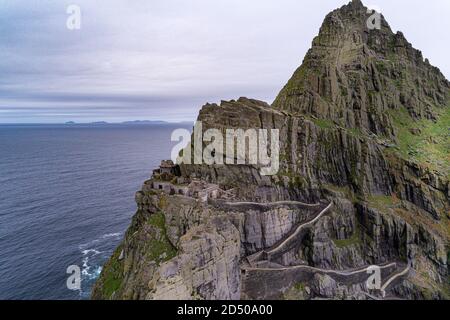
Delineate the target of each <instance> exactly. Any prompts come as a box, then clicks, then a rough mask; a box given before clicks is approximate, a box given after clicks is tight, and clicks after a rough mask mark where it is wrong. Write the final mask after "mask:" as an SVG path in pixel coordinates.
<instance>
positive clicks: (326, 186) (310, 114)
mask: <svg viewBox="0 0 450 320" xmlns="http://www.w3.org/2000/svg"><path fill="white" fill-rule="evenodd" d="M370 15H371V14H368V13H367V8H365V7H364V6H363V5H362V3H361V2H360V1H358V0H354V1H352V2H351V3H349V4H348V5H346V6H343V7H342V8H340V9H337V10H335V11H333V12H331V13H330V14H329V15H328V16H327V17H326V19H325V21H324V23H323V25H322V27H321V29H320V33H319V35H318V36H317V37H316V38H315V39H314V40H313V43H312V48H311V49H310V50H309V51H308V53H307V55H306V57H305V59H304V61H303V63H302V65H301V66H300V67H299V69H297V70H296V71H295V73H294V75H293V76H292V78H291V79H290V80H289V81H288V83H287V84H286V86H285V87H284V88H283V89H282V90H281V92H280V94H279V95H278V97H277V98H276V100H275V101H274V103H273V105H272V106H270V105H268V104H267V103H264V102H261V101H257V100H252V99H247V98H240V99H238V100H237V101H234V100H233V101H222V103H221V104H220V105H217V104H207V105H205V106H203V108H202V110H201V111H200V114H199V117H198V119H199V120H200V121H202V124H203V130H204V131H205V130H207V129H208V128H215V129H219V130H221V131H222V132H224V131H225V129H232V128H236V129H238V128H239V129H247V128H252V129H255V128H256V129H258V128H264V129H272V128H273V129H279V132H280V170H279V172H278V173H277V174H276V175H274V176H262V175H260V171H259V167H258V166H256V165H217V164H215V165H205V164H199V165H187V164H182V165H180V167H179V171H180V172H178V169H177V174H176V175H175V176H176V177H175V178H174V179H175V180H173V179H172V177H171V176H170V178H171V179H172V180H171V181H170V185H171V187H170V186H169V189H167V190H166V189H164V188H162V189H159V188H158V187H157V186H161V183H159V181H165V180H168V179H166V178H167V177H166V176H165V175H164V174H154V175H153V177H152V179H151V180H149V181H147V182H146V183H145V184H144V186H143V188H142V190H141V191H139V192H138V193H137V195H136V202H137V204H138V212H137V213H136V215H135V217H134V218H133V222H132V225H131V226H130V228H129V230H128V231H127V233H126V235H125V238H124V241H123V242H122V244H121V245H120V246H119V247H118V249H117V250H116V252H115V253H114V254H113V256H112V257H111V259H110V260H109V261H108V263H107V264H106V265H105V267H104V269H103V271H102V274H101V276H100V278H99V280H98V282H97V284H96V286H95V287H94V290H93V294H92V296H93V298H96V299H178V298H184V299H239V298H244V299H245V298H251V299H265V298H287V299H314V298H318V297H319V298H334V299H367V298H370V297H372V298H373V297H374V294H375V295H376V294H377V293H376V292H375V293H374V292H372V291H370V290H369V288H368V287H367V283H366V282H365V280H366V278H367V272H366V271H367V267H368V266H369V265H379V266H380V267H381V268H382V276H383V279H382V280H383V283H384V284H385V286H384V287H383V288H382V289H383V291H384V292H385V293H386V294H387V296H388V297H389V296H397V297H401V298H406V299H413V298H414V299H442V298H449V294H450V288H449V265H448V259H449V255H450V244H449V242H450V202H449V197H450V190H449V189H450V183H449V172H450V158H449V153H450V152H449V148H450V141H449V131H448V130H449V128H450V83H449V82H448V81H447V80H446V79H445V77H444V76H443V75H442V74H441V73H440V71H439V69H437V68H436V67H433V66H431V65H430V63H429V62H428V60H426V59H425V60H424V59H423V57H422V54H421V53H420V51H418V50H416V49H414V48H413V47H412V46H411V44H410V43H408V42H407V40H406V39H405V38H404V36H403V35H402V34H401V33H396V34H394V33H393V32H392V31H391V29H390V27H389V25H388V24H387V22H386V21H385V20H384V18H381V23H380V25H381V28H380V29H373V30H371V29H369V28H368V27H367V19H368V18H369V17H370ZM196 179H199V180H201V181H202V182H203V183H204V184H205V186H204V187H203V189H200V190H197V189H193V190H194V191H193V192H190V191H186V192H183V194H176V193H177V192H176V190H181V189H180V188H185V189H183V190H190V189H189V188H194V187H193V186H192V184H190V185H189V186H188V185H187V182H191V181H196ZM184 185H186V186H184ZM212 186H215V187H216V188H217V189H214V187H212ZM170 188H172V189H170ZM213 189H214V190H216V191H217V190H218V191H219V193H220V195H219V196H217V195H214V197H210V198H208V200H206V201H205V199H204V198H202V197H201V196H199V191H200V193H201V192H205V193H206V194H207V193H208V192H210V191H211V190H213ZM213 198H214V199H213ZM274 283H276V285H274ZM378 296H379V295H378Z"/></svg>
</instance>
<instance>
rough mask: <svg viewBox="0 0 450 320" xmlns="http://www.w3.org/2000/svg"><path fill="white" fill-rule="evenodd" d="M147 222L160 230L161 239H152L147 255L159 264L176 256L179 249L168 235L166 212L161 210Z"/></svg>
mask: <svg viewBox="0 0 450 320" xmlns="http://www.w3.org/2000/svg"><path fill="white" fill-rule="evenodd" d="M147 223H148V224H150V225H152V226H153V227H155V228H158V229H159V230H160V237H159V239H156V238H155V239H152V241H151V242H150V244H149V248H148V251H147V257H148V258H149V259H150V260H151V261H155V262H156V263H157V264H158V265H159V264H161V263H162V262H165V261H168V260H170V259H172V258H173V257H175V256H176V255H177V250H176V248H175V247H174V246H173V245H172V243H171V242H170V241H169V239H168V237H167V232H166V222H165V216H164V214H163V213H161V212H159V213H155V214H153V215H151V216H150V218H149V219H148V221H147Z"/></svg>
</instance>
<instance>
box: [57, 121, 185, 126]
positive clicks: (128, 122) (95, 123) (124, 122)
mask: <svg viewBox="0 0 450 320" xmlns="http://www.w3.org/2000/svg"><path fill="white" fill-rule="evenodd" d="M171 123H193V121H180V122H168V121H163V120H133V121H123V122H106V121H95V122H88V123H76V122H74V121H67V122H65V123H64V124H66V125H77V124H83V125H108V124H124V125H144V124H171Z"/></svg>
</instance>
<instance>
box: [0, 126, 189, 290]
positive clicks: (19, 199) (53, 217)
mask: <svg viewBox="0 0 450 320" xmlns="http://www.w3.org/2000/svg"><path fill="white" fill-rule="evenodd" d="M191 127H192V126H191V125H188V124H182V125H180V124H170V125H169V124H167V125H98V126H93V125H74V126H68V125H2V126H0V299H88V298H89V295H90V290H91V288H92V285H93V283H94V281H95V279H96V278H97V277H98V275H99V273H100V271H101V266H102V265H103V263H104V262H105V261H106V260H107V259H108V257H109V256H110V254H111V253H112V251H113V250H114V248H115V247H116V246H117V244H118V243H119V242H120V241H121V239H122V237H123V234H124V231H125V230H126V228H127V227H128V225H129V223H130V220H131V217H132V215H133V214H134V212H135V210H136V205H135V202H134V194H135V192H136V191H137V190H139V189H140V187H141V185H142V183H143V182H144V180H146V179H148V178H149V177H150V173H151V171H152V169H154V168H155V167H156V166H157V165H158V164H159V162H160V160H161V159H168V158H170V150H171V148H172V146H173V145H174V143H172V142H171V141H170V134H171V132H172V131H173V130H174V129H176V128H186V129H191ZM70 265H78V266H79V267H80V268H81V270H82V277H81V279H82V281H81V290H69V289H68V288H67V285H66V280H67V278H68V277H69V276H70V275H69V274H67V273H66V271H67V267H68V266H70Z"/></svg>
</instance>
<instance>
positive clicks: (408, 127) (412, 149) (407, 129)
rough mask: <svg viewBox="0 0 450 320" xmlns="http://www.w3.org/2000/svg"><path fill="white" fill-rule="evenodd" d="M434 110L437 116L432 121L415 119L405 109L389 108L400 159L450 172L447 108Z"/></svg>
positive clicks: (449, 130)
mask: <svg viewBox="0 0 450 320" xmlns="http://www.w3.org/2000/svg"><path fill="white" fill-rule="evenodd" d="M436 112H437V113H439V117H438V120H437V121H436V122H434V121H431V120H425V119H423V120H420V121H415V120H414V119H412V118H411V116H410V115H409V113H408V112H407V111H406V109H405V108H403V109H402V110H397V111H392V116H393V120H394V123H395V125H396V129H397V140H398V145H397V147H398V151H399V153H400V155H401V156H402V157H403V158H406V159H410V160H413V161H416V162H418V163H421V164H423V165H426V166H428V167H430V168H431V169H435V170H439V171H442V172H450V107H447V108H445V110H437V111H436ZM413 131H416V133H415V134H414V133H413Z"/></svg>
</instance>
